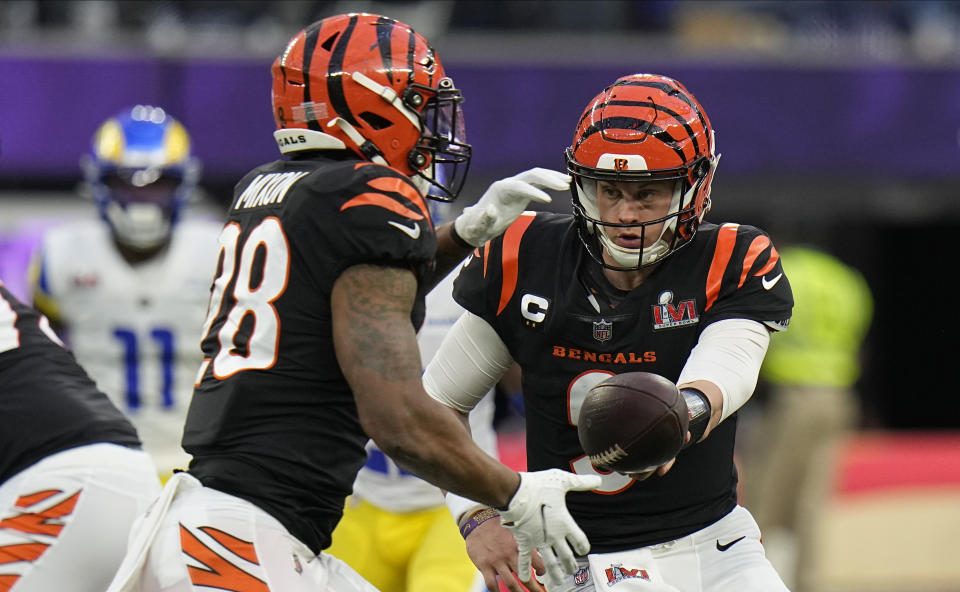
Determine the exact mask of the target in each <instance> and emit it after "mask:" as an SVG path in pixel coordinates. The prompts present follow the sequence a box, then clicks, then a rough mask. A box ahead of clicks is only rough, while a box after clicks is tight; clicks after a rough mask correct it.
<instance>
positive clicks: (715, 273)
mask: <svg viewBox="0 0 960 592" xmlns="http://www.w3.org/2000/svg"><path fill="white" fill-rule="evenodd" d="M739 228H740V225H739V224H724V225H723V226H721V227H720V232H718V233H717V246H716V249H714V251H713V261H711V262H710V271H709V272H707V286H706V293H707V304H706V306H704V308H703V310H704V311H707V310H710V307H711V306H713V303H714V302H715V301H716V300H717V296H718V295H719V294H720V283H721V281H722V280H723V272H724V271H725V270H726V269H727V264H728V263H730V257H731V256H732V255H733V247H734V245H735V244H736V243H737V230H738V229H739Z"/></svg>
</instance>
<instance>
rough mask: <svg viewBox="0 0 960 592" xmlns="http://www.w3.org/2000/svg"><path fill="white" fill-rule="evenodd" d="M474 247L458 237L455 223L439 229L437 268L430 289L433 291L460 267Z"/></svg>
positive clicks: (430, 282)
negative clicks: (455, 268) (441, 281)
mask: <svg viewBox="0 0 960 592" xmlns="http://www.w3.org/2000/svg"><path fill="white" fill-rule="evenodd" d="M473 249H474V247H472V246H470V245H469V244H468V243H466V242H465V241H464V240H463V239H461V238H460V237H458V236H456V231H455V230H454V228H453V222H448V223H446V224H443V225H441V226H438V227H437V257H436V261H437V267H436V269H435V270H434V272H433V275H432V276H431V277H430V278H429V279H428V281H427V283H428V289H433V287H434V286H436V285H437V283H439V282H440V280H442V279H443V278H445V277H446V276H447V274H448V273H450V272H451V271H452V270H453V268H454V267H456V266H457V265H459V264H460V263H461V262H462V261H463V260H464V259H465V258H466V256H467V255H469V254H470V251H472V250H473Z"/></svg>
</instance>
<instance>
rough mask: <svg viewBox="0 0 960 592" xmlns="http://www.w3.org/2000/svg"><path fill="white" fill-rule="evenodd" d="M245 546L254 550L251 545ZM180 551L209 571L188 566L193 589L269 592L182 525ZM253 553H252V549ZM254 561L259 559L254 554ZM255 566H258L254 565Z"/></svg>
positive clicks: (257, 579) (261, 582)
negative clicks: (203, 587)
mask: <svg viewBox="0 0 960 592" xmlns="http://www.w3.org/2000/svg"><path fill="white" fill-rule="evenodd" d="M241 542H242V541H241ZM245 544H246V545H250V547H251V548H252V547H253V544H252V543H245ZM180 548H181V549H182V550H183V552H184V553H186V554H187V555H189V556H190V557H192V558H193V559H194V560H196V561H198V562H200V563H202V564H203V565H204V567H206V568H207V569H202V568H199V567H195V566H193V565H188V566H187V570H188V571H189V573H190V581H191V582H193V585H194V586H207V587H209V588H216V589H218V590H226V591H228V592H270V589H269V588H268V587H267V584H266V583H264V582H263V581H262V580H261V579H259V578H257V577H256V576H253V575H251V574H249V573H247V572H245V571H243V570H242V569H240V568H239V567H237V566H235V565H234V564H232V563H231V562H230V561H229V560H227V559H226V558H224V557H221V556H220V555H218V554H217V553H216V552H215V551H214V550H213V549H211V548H210V547H208V546H206V545H205V544H203V543H202V542H201V541H200V539H198V538H197V537H196V536H194V534H193V533H192V532H190V531H189V530H187V528H186V527H184V526H183V525H182V524H181V525H180ZM250 553H252V549H251V550H250ZM253 558H254V559H256V554H255V553H253ZM253 563H257V562H256V561H254V562H253Z"/></svg>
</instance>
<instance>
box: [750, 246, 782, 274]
mask: <svg viewBox="0 0 960 592" xmlns="http://www.w3.org/2000/svg"><path fill="white" fill-rule="evenodd" d="M779 260H780V253H778V252H777V248H776V247H770V260H769V261H767V264H766V265H764V266H763V269H761V270H760V271H758V272H757V273H755V274H753V275H755V276H759V275H763V274H765V273H767V272H768V271H770V270H771V269H773V267H774V266H775V265H776V264H777V261H779Z"/></svg>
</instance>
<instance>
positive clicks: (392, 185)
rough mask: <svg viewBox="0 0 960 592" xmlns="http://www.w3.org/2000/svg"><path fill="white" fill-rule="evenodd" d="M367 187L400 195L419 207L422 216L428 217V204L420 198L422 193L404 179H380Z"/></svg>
mask: <svg viewBox="0 0 960 592" xmlns="http://www.w3.org/2000/svg"><path fill="white" fill-rule="evenodd" d="M367 185H369V186H370V187H373V188H374V189H379V190H380V191H392V192H393V193H399V194H400V195H402V196H404V197H405V198H407V199H409V200H410V201H411V202H412V203H413V205H415V206H417V208H418V209H419V210H420V213H421V214H423V215H424V216H426V215H427V204H426V203H424V201H423V198H422V197H420V193H419V192H418V191H417V190H416V189H414V188H413V187H412V186H411V185H410V183H408V182H406V181H404V180H403V179H398V178H397V177H380V178H379V179H372V180H370V181H368V182H367Z"/></svg>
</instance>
